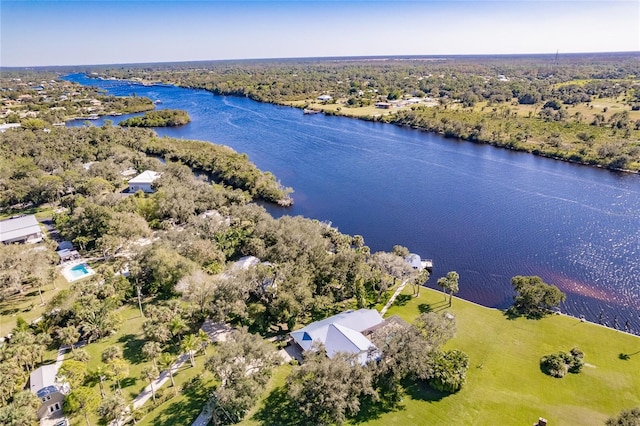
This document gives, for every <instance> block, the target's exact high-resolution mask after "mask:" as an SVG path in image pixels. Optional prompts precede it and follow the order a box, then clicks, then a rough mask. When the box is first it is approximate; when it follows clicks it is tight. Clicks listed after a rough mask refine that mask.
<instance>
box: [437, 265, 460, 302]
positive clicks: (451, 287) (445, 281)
mask: <svg viewBox="0 0 640 426" xmlns="http://www.w3.org/2000/svg"><path fill="white" fill-rule="evenodd" d="M459 278H460V276H459V275H458V273H457V272H456V271H450V272H447V276H446V277H442V278H439V279H438V287H441V288H442V291H443V292H444V291H445V290H446V291H448V292H449V306H451V298H452V297H453V295H454V294H456V293H458V279H459Z"/></svg>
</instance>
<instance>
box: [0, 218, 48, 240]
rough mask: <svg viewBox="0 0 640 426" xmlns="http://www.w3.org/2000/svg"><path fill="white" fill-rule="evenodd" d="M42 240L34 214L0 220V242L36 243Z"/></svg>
mask: <svg viewBox="0 0 640 426" xmlns="http://www.w3.org/2000/svg"><path fill="white" fill-rule="evenodd" d="M40 241H42V230H41V229H40V225H39V224H38V220H37V219H36V217H35V216H34V215H32V214H31V215H27V216H22V217H16V218H13V219H7V220H3V221H0V242H2V243H4V244H11V243H37V242H40Z"/></svg>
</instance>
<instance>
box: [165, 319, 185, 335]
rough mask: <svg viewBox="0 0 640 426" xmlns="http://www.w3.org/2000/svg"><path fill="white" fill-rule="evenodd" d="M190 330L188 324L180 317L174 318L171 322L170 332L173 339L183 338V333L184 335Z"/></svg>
mask: <svg viewBox="0 0 640 426" xmlns="http://www.w3.org/2000/svg"><path fill="white" fill-rule="evenodd" d="M188 329H189V327H187V323H186V322H185V321H184V320H183V319H182V317H181V316H179V315H177V316H175V317H173V318H172V319H171V321H170V322H169V330H170V331H171V335H172V336H173V337H176V336H178V337H181V336H182V333H184V332H185V331H187V330H188Z"/></svg>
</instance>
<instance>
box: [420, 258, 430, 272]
mask: <svg viewBox="0 0 640 426" xmlns="http://www.w3.org/2000/svg"><path fill="white" fill-rule="evenodd" d="M420 264H421V265H422V269H426V270H427V271H429V272H431V271H433V259H423V260H422V261H420Z"/></svg>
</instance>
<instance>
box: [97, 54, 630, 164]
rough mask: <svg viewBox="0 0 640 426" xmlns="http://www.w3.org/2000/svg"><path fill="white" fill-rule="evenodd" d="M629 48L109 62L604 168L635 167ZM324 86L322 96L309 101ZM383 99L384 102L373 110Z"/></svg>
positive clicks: (188, 83) (112, 70)
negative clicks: (619, 50)
mask: <svg viewBox="0 0 640 426" xmlns="http://www.w3.org/2000/svg"><path fill="white" fill-rule="evenodd" d="M639 64H640V61H638V56H637V54H634V53H629V54H594V55H578V54H574V55H561V56H559V57H554V56H551V55H549V56H544V55H540V56H522V57H520V56H512V57H509V56H505V57H444V58H411V57H410V58H401V59H399V58H368V59H366V60H365V59H358V58H351V59H350V58H345V59H334V60H320V59H319V60H312V59H309V60H287V61H280V62H276V61H254V62H251V61H237V62H233V61H227V62H211V63H208V62H203V63H181V64H157V65H156V66H153V67H148V66H140V67H136V66H127V67H109V68H106V69H101V70H100V73H102V74H104V75H106V76H109V77H117V78H138V79H144V80H145V81H163V82H168V83H171V84H176V85H179V86H183V87H193V88H202V89H206V90H210V91H211V92H213V93H216V94H224V95H235V96H246V97H249V98H251V99H254V100H257V101H261V102H273V103H280V104H290V105H295V106H299V107H302V108H305V107H309V106H313V108H314V109H321V110H323V111H325V113H328V114H341V115H348V116H355V117H360V118H365V119H369V120H382V121H385V122H389V123H394V124H398V125H403V126H411V127H414V128H417V129H423V130H427V131H434V132H438V133H442V134H444V135H445V136H447V137H455V138H462V139H465V140H469V141H473V142H481V143H489V144H493V145H496V146H501V147H506V148H509V149H516V150H521V151H527V152H531V153H534V154H537V155H545V156H549V157H553V158H558V159H563V160H566V161H572V162H578V163H584V164H591V165H598V166H603V167H608V168H611V169H617V170H618V169H624V170H632V171H639V170H640V65H639ZM322 94H328V95H330V96H331V97H332V99H331V100H330V101H328V102H327V101H323V102H319V101H318V100H317V98H318V96H319V95H322ZM379 102H384V103H387V102H388V103H390V106H391V108H390V109H389V110H381V109H378V108H375V104H376V103H379Z"/></svg>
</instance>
